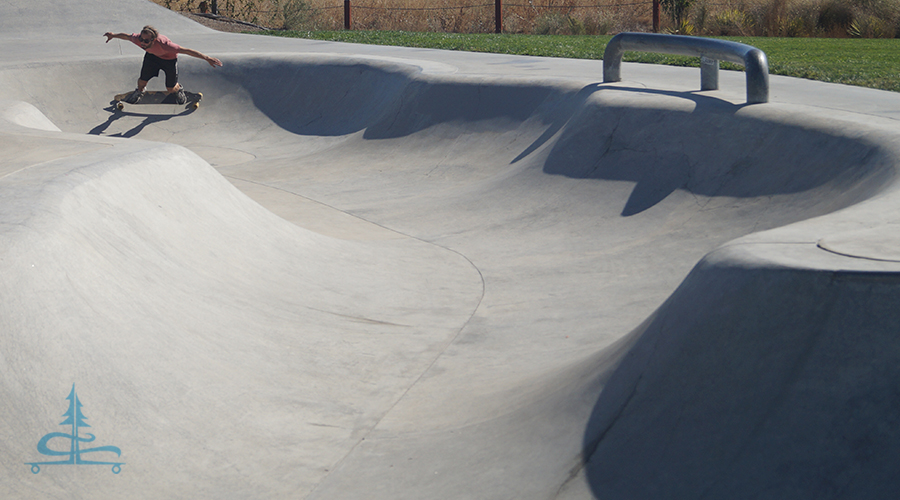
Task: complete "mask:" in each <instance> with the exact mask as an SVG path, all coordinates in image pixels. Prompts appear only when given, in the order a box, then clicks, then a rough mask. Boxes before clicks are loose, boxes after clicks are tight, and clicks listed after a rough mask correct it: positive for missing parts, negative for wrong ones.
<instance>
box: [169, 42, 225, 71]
mask: <svg viewBox="0 0 900 500" xmlns="http://www.w3.org/2000/svg"><path fill="white" fill-rule="evenodd" d="M178 53H179V54H185V55H188V56H191V57H196V58H197V59H203V60H204V61H206V62H208V63H209V65H210V66H212V67H216V66H222V61H220V60H218V59H216V58H215V57H209V56H208V55H206V54H202V53H200V52H198V51H196V50H194V49H187V48H184V47H181V48H180V49H179V50H178Z"/></svg>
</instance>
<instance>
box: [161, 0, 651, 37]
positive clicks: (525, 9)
mask: <svg viewBox="0 0 900 500" xmlns="http://www.w3.org/2000/svg"><path fill="white" fill-rule="evenodd" d="M154 1H155V2H156V3H158V4H160V5H162V6H164V7H167V8H169V9H172V10H177V11H185V12H212V10H213V9H215V13H216V14H219V15H222V16H226V17H229V18H232V19H236V20H240V21H244V22H249V23H253V24H257V25H260V26H265V27H268V28H272V29H297V30H340V29H347V28H348V27H352V29H358V30H396V31H438V32H455V33H490V32H497V31H502V32H505V33H540V34H607V33H611V32H618V31H625V30H641V31H646V30H648V29H650V28H651V26H652V6H653V0H597V1H595V2H583V1H582V2H577V0H528V1H525V2H523V1H521V0H519V1H513V2H504V1H502V0H501V1H500V2H498V1H497V0H484V1H483V2H478V1H476V2H459V0H350V1H346V0H218V1H213V0H154ZM498 28H500V30H498Z"/></svg>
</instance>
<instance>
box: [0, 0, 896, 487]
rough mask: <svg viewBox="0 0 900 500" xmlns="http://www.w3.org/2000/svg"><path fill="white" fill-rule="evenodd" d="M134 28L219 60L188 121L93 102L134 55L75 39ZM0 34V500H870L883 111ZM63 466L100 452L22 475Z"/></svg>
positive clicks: (466, 64)
mask: <svg viewBox="0 0 900 500" xmlns="http://www.w3.org/2000/svg"><path fill="white" fill-rule="evenodd" d="M144 24H153V25H154V26H156V27H157V28H159V30H160V31H161V32H162V33H163V34H166V35H168V36H170V37H171V38H172V39H173V40H174V41H175V42H177V43H179V44H181V45H182V46H186V47H190V48H194V49H197V50H200V51H202V52H204V53H206V54H209V55H213V56H216V57H218V58H220V59H221V60H222V61H223V62H224V63H225V66H224V67H222V68H216V69H214V68H211V67H209V65H207V64H206V63H204V62H203V61H199V60H196V59H192V58H188V57H182V58H180V62H179V68H180V73H181V81H182V82H183V83H184V85H185V86H186V88H187V89H188V90H193V91H200V92H203V94H204V99H203V103H202V106H201V108H200V109H199V110H197V111H194V112H184V113H182V112H178V113H173V112H172V111H171V110H169V109H167V110H149V109H148V110H147V111H146V112H141V111H137V110H135V109H136V108H130V109H128V110H126V112H117V111H115V109H114V108H113V106H112V105H111V103H110V101H111V99H112V96H113V95H114V94H117V93H120V92H125V91H128V90H130V89H132V88H133V86H134V80H135V78H136V76H137V73H138V69H139V67H140V61H141V56H142V53H141V51H140V50H139V49H138V48H137V47H134V46H132V45H131V44H128V43H122V42H118V41H112V42H110V43H108V44H105V43H103V42H104V40H105V39H104V38H103V36H102V34H103V33H104V32H105V31H108V30H113V31H124V32H133V31H138V30H140V28H141V26H143V25H144ZM0 39H2V44H3V47H4V49H5V50H4V51H2V53H0V224H2V225H0V228H2V229H0V231H2V237H0V272H2V276H3V280H2V282H0V287H2V302H0V307H2V311H0V335H2V337H0V339H2V344H0V345H2V348H0V373H2V380H3V383H2V385H0V387H2V397H0V432H2V437H3V444H4V446H3V448H2V459H3V460H2V468H0V475H2V476H0V497H2V498H42V499H44V498H92V499H95V498H309V499H359V498H369V499H400V498H409V499H422V498H441V499H443V498H446V499H461V498H477V499H483V498H498V499H499V498H503V499H507V498H517V499H518V498H522V499H525V498H527V499H547V498H558V499H566V500H569V499H583V498H616V499H634V498H810V499H812V498H816V499H818V498H884V497H889V496H893V495H894V492H896V491H897V488H898V486H900V485H898V483H900V481H898V480H897V479H896V474H895V473H894V469H895V468H896V467H895V465H896V464H897V463H900V461H898V458H900V457H898V456H897V455H898V454H900V451H898V450H900V446H898V444H900V443H898V441H900V431H898V424H897V419H898V414H900V413H898V405H900V403H898V398H897V395H898V392H900V390H898V387H900V386H898V381H900V373H898V371H900V363H898V361H900V348H898V345H897V342H896V341H895V336H896V334H897V331H898V330H897V325H898V324H900V310H898V308H897V307H896V305H897V304H898V301H900V278H898V277H900V274H898V271H900V250H898V240H900V237H898V223H900V215H898V210H897V209H898V205H900V194H898V192H897V181H896V170H897V166H898V157H900V156H898V155H900V141H898V139H900V127H898V122H897V119H898V117H900V95H897V94H894V93H889V92H882V91H875V90H869V89H861V88H852V87H846V86H838V85H830V84H825V83H820V82H812V81H803V80H797V79H790V78H783V77H777V76H772V77H771V97H770V102H769V103H766V104H754V105H746V104H745V102H744V84H743V74H742V73H739V72H728V71H723V72H722V74H721V76H720V78H721V87H720V90H718V91H704V92H700V91H698V90H697V89H698V88H699V87H698V80H699V71H698V70H697V69H695V68H672V67H661V66H650V65H637V64H624V65H623V68H622V75H623V81H622V82H619V83H615V84H602V83H600V82H602V62H601V61H575V60H562V59H560V60H556V59H546V58H533V57H516V56H505V55H490V54H470V53H457V52H443V51H433V50H421V49H405V48H392V47H375V46H360V45H352V44H336V43H326V42H315V41H305V40H288V39H280V38H270V37H262V36H254V35H240V34H229V33H219V32H214V31H211V30H209V29H206V28H204V27H202V26H199V25H197V24H195V23H193V22H192V21H190V20H188V19H186V18H184V17H182V16H180V15H178V14H176V13H172V12H169V11H167V10H165V9H162V8H160V7H158V6H156V5H154V4H152V3H150V2H145V1H141V0H119V1H117V2H111V1H109V0H87V1H84V2H78V3H75V2H50V1H48V0H35V1H31V2H27V3H26V2H6V3H3V4H0ZM161 86H162V83H161V82H160V81H159V79H155V80H154V81H152V82H151V84H150V88H151V89H160V88H161ZM76 393H77V397H78V405H75V403H74V399H67V397H70V396H72V395H73V394H76ZM76 406H77V410H78V411H80V412H81V413H80V414H79V415H80V417H83V420H81V422H83V423H85V424H87V425H89V426H90V427H87V426H86V425H85V426H84V427H81V428H80V433H81V434H80V435H81V436H82V439H83V441H77V440H75V439H66V438H64V437H63V436H56V437H54V438H52V439H49V441H45V442H44V443H45V444H46V448H49V449H51V450H55V451H57V452H58V455H54V456H49V455H46V454H42V453H40V452H39V443H40V442H42V438H45V437H46V436H48V435H50V434H51V433H55V432H56V433H63V434H65V433H67V432H68V431H69V429H72V428H73V427H72V426H69V427H67V426H66V425H61V422H64V421H70V420H72V418H73V417H72V415H70V414H69V413H70V411H71V410H72V408H75V407H76ZM67 409H68V410H69V411H67ZM80 417H79V418H80ZM76 420H77V418H76ZM88 435H90V436H92V438H88V437H85V436H88ZM89 439H91V440H90V441H88V440H89ZM76 442H79V443H81V444H80V445H79V446H80V447H81V448H80V449H81V450H87V449H89V448H93V447H109V446H114V447H116V449H117V450H118V453H115V452H113V451H110V449H109V448H106V449H101V450H98V451H95V452H88V451H83V452H82V453H81V454H80V455H79V457H80V458H81V459H82V463H71V464H47V463H46V462H53V461H62V460H65V459H66V458H68V457H74V456H75V455H76V454H75V453H74V452H73V451H72V450H73V449H74V448H72V449H70V444H71V446H75V443H76ZM89 461H95V462H104V464H91V463H84V462H89ZM36 463H44V465H40V466H35V465H32V464H36ZM114 464H119V465H114ZM36 467H37V469H39V470H37V471H36V470H35V468H36Z"/></svg>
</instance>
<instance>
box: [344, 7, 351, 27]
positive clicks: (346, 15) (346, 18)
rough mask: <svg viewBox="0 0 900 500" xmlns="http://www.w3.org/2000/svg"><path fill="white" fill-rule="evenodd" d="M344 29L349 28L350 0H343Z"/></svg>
mask: <svg viewBox="0 0 900 500" xmlns="http://www.w3.org/2000/svg"><path fill="white" fill-rule="evenodd" d="M344 29H345V30H349V29H350V0H344Z"/></svg>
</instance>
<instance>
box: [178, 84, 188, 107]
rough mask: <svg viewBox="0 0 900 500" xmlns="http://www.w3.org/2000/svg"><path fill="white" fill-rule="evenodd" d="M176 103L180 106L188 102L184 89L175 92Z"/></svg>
mask: <svg viewBox="0 0 900 500" xmlns="http://www.w3.org/2000/svg"><path fill="white" fill-rule="evenodd" d="M175 102H177V103H178V104H184V103H186V102H187V96H186V95H184V89H183V88H182V89H178V92H175Z"/></svg>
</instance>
